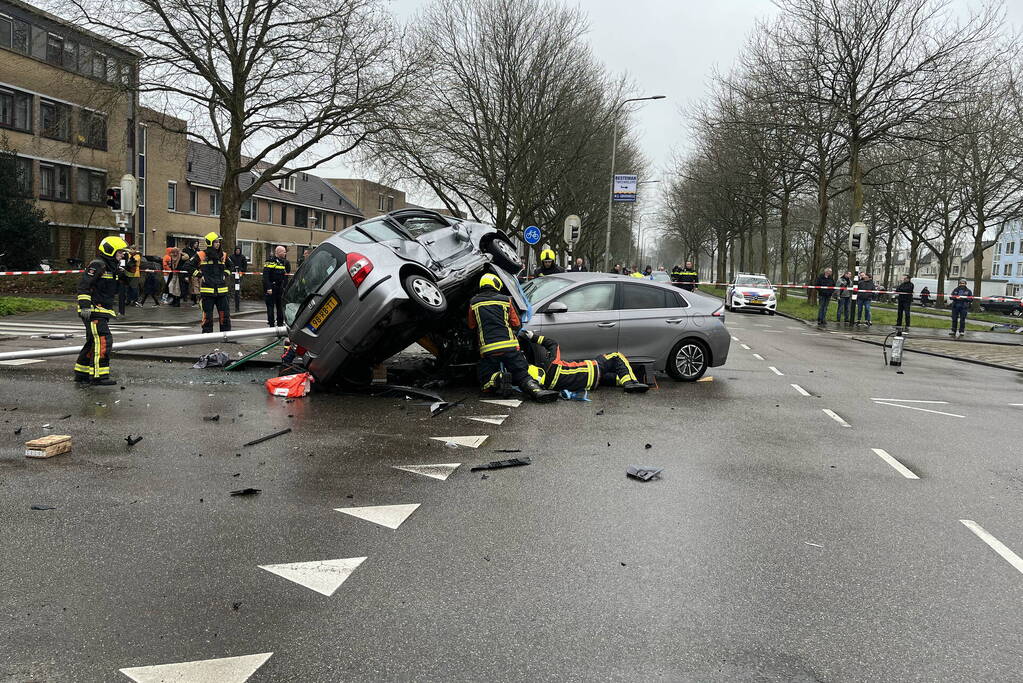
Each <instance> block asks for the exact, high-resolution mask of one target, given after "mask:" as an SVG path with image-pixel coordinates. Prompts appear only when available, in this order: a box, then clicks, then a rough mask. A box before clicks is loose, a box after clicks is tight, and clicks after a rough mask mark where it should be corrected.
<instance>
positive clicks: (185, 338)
mask: <svg viewBox="0 0 1023 683" xmlns="http://www.w3.org/2000/svg"><path fill="white" fill-rule="evenodd" d="M287 335H288V328H287V327H284V326H280V327H261V328H259V329H255V330H232V331H230V332H210V333H207V334H179V335H177V336H174V337H151V338H149V339H131V340H129V341H122V342H114V344H113V345H112V346H111V347H110V350H111V351H112V352H116V351H137V350H139V349H160V348H165V347H168V346H189V345H192V344H215V343H217V342H228V341H232V340H234V339H245V338H246V337H270V336H273V337H286V336H287ZM81 350H82V347H81V346H59V347H57V348H54V349H25V350H24V351H7V352H4V353H0V360H18V359H21V358H50V357H52V356H73V355H75V354H77V353H78V352H79V351H81Z"/></svg>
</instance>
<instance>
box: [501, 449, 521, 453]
mask: <svg viewBox="0 0 1023 683" xmlns="http://www.w3.org/2000/svg"><path fill="white" fill-rule="evenodd" d="M494 452H495V453H521V452H522V449H521V448H497V449H494Z"/></svg>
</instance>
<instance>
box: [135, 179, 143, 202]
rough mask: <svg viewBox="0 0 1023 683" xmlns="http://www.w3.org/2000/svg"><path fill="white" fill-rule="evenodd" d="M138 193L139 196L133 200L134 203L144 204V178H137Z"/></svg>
mask: <svg viewBox="0 0 1023 683" xmlns="http://www.w3.org/2000/svg"><path fill="white" fill-rule="evenodd" d="M138 193H139V196H138V197H137V198H136V200H135V201H136V203H137V204H138V205H139V206H145V205H146V179H145V178H139V189H138Z"/></svg>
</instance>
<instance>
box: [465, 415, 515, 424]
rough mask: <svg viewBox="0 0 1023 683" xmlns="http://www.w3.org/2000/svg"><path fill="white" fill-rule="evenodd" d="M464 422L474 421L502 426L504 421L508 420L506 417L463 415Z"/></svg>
mask: <svg viewBox="0 0 1023 683" xmlns="http://www.w3.org/2000/svg"><path fill="white" fill-rule="evenodd" d="M462 417H464V418H465V419H466V420H475V421H476V422H486V423H487V424H492V425H502V424H504V421H505V420H507V419H508V416H507V415H473V416H466V415H463V416H462Z"/></svg>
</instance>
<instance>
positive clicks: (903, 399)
mask: <svg viewBox="0 0 1023 683" xmlns="http://www.w3.org/2000/svg"><path fill="white" fill-rule="evenodd" d="M870 400H871V401H897V402H899V403H944V404H946V405H947V404H948V401H918V400H916V399H913V398H872V399H870Z"/></svg>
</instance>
